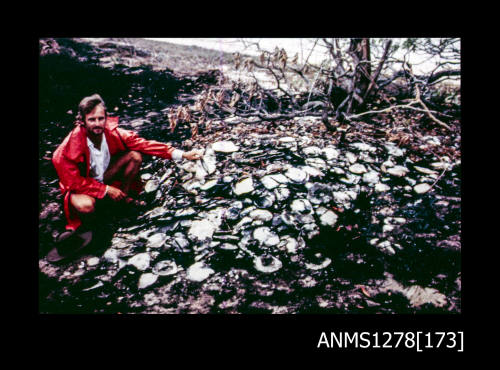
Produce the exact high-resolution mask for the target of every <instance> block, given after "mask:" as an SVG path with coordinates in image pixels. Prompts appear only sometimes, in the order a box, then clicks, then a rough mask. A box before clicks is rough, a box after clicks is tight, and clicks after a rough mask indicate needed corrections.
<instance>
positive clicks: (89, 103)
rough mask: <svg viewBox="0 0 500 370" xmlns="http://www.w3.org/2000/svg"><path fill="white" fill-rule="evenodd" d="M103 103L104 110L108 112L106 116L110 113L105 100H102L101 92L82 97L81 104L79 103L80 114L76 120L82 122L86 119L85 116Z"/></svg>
mask: <svg viewBox="0 0 500 370" xmlns="http://www.w3.org/2000/svg"><path fill="white" fill-rule="evenodd" d="M99 104H102V105H103V106H104V111H105V112H106V116H107V114H108V112H107V109H106V104H104V100H102V98H101V96H100V95H99V94H94V95H91V96H86V97H85V98H83V99H82V101H81V102H80V104H78V114H77V116H76V120H77V121H80V122H82V123H83V122H84V121H85V116H86V115H87V114H89V113H90V112H92V111H93V110H94V108H95V107H96V106H98V105H99Z"/></svg>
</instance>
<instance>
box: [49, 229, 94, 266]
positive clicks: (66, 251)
mask: <svg viewBox="0 0 500 370" xmlns="http://www.w3.org/2000/svg"><path fill="white" fill-rule="evenodd" d="M91 241H92V231H86V232H79V233H77V232H76V231H75V230H68V231H65V232H63V233H61V234H60V235H59V236H58V238H57V241H56V243H57V245H56V247H54V248H52V250H51V251H50V252H49V253H48V254H47V261H49V262H59V261H62V260H64V259H66V258H68V257H70V256H73V255H75V254H76V253H77V252H78V251H80V250H82V249H83V248H84V247H86V246H87V245H88V244H89V243H90V242H91Z"/></svg>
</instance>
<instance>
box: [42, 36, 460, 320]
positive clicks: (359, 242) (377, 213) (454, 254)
mask: <svg viewBox="0 0 500 370" xmlns="http://www.w3.org/2000/svg"><path fill="white" fill-rule="evenodd" d="M56 41H57V44H53V46H52V50H51V49H43V50H42V53H41V54H42V55H41V57H40V59H39V96H40V105H39V109H40V110H39V117H40V121H39V137H40V140H39V152H38V154H39V181H40V187H39V212H40V213H39V220H40V221H39V266H40V271H39V311H40V312H41V313H450V312H452V313H459V312H460V310H461V309H460V304H461V243H460V231H461V207H460V205H461V193H460V186H461V166H460V157H459V150H460V138H459V137H458V134H455V136H454V137H451V138H443V137H442V136H439V138H440V140H441V143H440V145H438V146H436V147H434V153H435V152H436V151H439V154H440V156H439V158H438V157H436V156H435V155H434V154H433V153H432V152H428V151H426V150H424V149H418V148H414V147H412V146H411V145H410V144H408V145H401V148H402V149H405V153H404V155H402V156H390V155H389V154H388V151H390V150H393V149H390V150H389V149H387V148H385V147H384V144H385V143H386V141H387V140H386V138H384V139H378V141H377V139H373V140H371V141H367V143H368V144H370V145H372V146H373V147H375V148H376V151H374V154H373V158H374V161H373V162H370V161H368V160H366V161H365V162H363V163H364V164H365V165H366V166H367V167H369V168H372V169H374V170H375V171H377V172H380V168H381V166H380V164H382V163H383V162H384V161H386V160H388V159H391V158H392V160H393V161H394V162H396V164H397V165H406V166H407V167H408V168H410V169H412V172H411V175H412V178H411V179H410V180H411V181H410V180H407V178H406V177H391V176H388V180H387V181H386V182H385V184H386V185H388V186H389V187H390V189H391V190H390V191H388V192H376V191H374V189H373V186H364V185H362V186H357V185H356V186H354V185H353V184H351V183H349V179H345V177H344V176H343V175H342V174H339V173H335V172H333V171H331V170H329V169H326V170H325V171H324V175H323V176H320V178H317V177H314V176H313V175H311V177H310V178H309V182H310V183H311V184H313V183H321V184H326V185H327V186H330V187H331V188H330V190H329V193H328V192H327V193H328V194H327V195H326V197H327V198H323V199H322V200H321V206H325V207H327V208H328V209H334V210H335V212H336V214H337V215H338V216H339V218H338V222H337V223H336V224H335V226H334V227H328V226H324V225H320V226H319V227H318V230H319V233H314V234H313V235H312V236H311V235H309V236H305V235H306V234H307V232H306V231H304V230H305V229H300V228H299V229H298V228H297V227H296V226H294V227H290V225H288V226H287V225H284V224H283V222H281V221H279V220H278V218H279V217H278V218H277V217H276V216H277V215H278V216H279V214H280V213H281V212H282V211H283V210H285V209H290V207H291V204H292V202H293V200H296V199H303V198H308V197H310V196H311V193H310V186H309V185H307V184H306V183H300V182H299V183H291V184H289V185H287V186H288V187H289V190H290V193H291V194H290V196H289V197H288V198H287V199H286V200H284V201H281V202H278V201H276V200H275V201H274V202H271V203H272V204H270V205H265V204H263V202H265V196H266V195H267V194H268V193H267V192H266V189H264V187H263V186H262V185H261V184H260V183H259V186H256V187H255V188H256V189H255V191H254V192H253V193H251V194H249V195H248V196H246V197H245V196H243V197H237V196H235V195H234V193H232V191H231V189H232V188H233V187H234V186H235V184H236V183H237V182H238V181H239V179H241V176H243V175H244V174H245V173H247V174H248V173H250V174H252V175H253V176H254V177H255V178H256V179H258V178H260V177H261V176H262V175H263V174H266V171H267V170H266V168H267V169H268V168H269V167H268V166H269V165H272V164H279V165H291V166H295V167H296V166H303V165H306V164H307V163H310V162H308V160H309V159H310V158H308V154H306V150H305V148H309V147H312V146H317V147H319V148H320V149H324V148H327V147H329V146H330V145H333V146H334V147H335V148H336V149H337V150H338V151H339V152H340V156H339V158H340V159H342V160H343V158H344V156H345V154H346V153H347V152H350V153H352V154H355V155H356V156H357V157H358V158H365V157H364V155H365V154H366V153H365V154H363V150H362V149H359V150H357V149H355V148H353V146H352V144H353V143H359V142H360V140H361V139H360V138H362V136H360V135H356V134H355V133H353V135H352V136H351V137H349V138H348V139H347V140H346V141H345V142H339V141H338V138H335V137H332V136H331V134H330V133H328V132H326V131H325V129H324V127H323V126H322V124H321V123H320V122H319V121H314V120H310V121H308V120H298V121H282V122H281V121H278V122H273V123H269V124H259V125H257V124H256V125H251V124H246V125H245V124H240V125H231V124H230V120H228V121H227V122H223V121H221V122H219V123H214V125H213V126H212V127H210V128H203V127H201V128H200V132H199V136H198V137H197V138H196V139H193V140H191V129H190V127H188V125H179V126H178V127H177V128H176V130H175V132H173V133H172V132H171V131H170V130H169V129H168V127H169V123H168V119H167V111H168V108H171V107H177V106H178V105H179V104H181V103H183V104H186V102H191V104H192V103H193V102H194V101H195V99H194V97H195V96H196V95H197V94H199V93H200V92H201V91H202V90H203V88H204V87H206V86H209V85H215V84H217V82H218V80H217V75H216V74H214V73H210V72H209V71H206V70H205V71H204V70H203V66H204V65H205V66H206V65H213V64H214V63H216V62H219V61H220V60H226V59H224V58H227V56H224V55H220V54H218V53H215V52H211V51H203V50H202V49H200V48H183V47H180V46H171V45H170V46H169V45H161V46H160V44H157V43H154V42H149V41H134V44H135V47H133V46H132V45H131V44H132V40H100V41H99V42H97V41H96V42H94V43H93V44H90V43H87V42H82V41H81V40H72V39H57V40H56ZM96 45H97V46H99V47H96ZM138 61H140V62H142V63H144V62H150V63H154V66H146V65H144V64H139V62H138ZM95 92H98V93H99V94H100V95H101V96H102V97H103V98H104V100H105V101H106V103H107V107H108V109H109V111H110V112H111V113H112V114H114V115H118V116H119V117H120V122H121V123H120V124H121V127H123V128H127V129H133V130H135V131H137V132H139V134H140V135H141V136H142V137H144V138H146V139H154V140H158V141H163V142H170V143H172V144H173V145H174V146H176V147H178V148H181V149H185V150H188V149H191V148H192V147H193V146H195V147H200V148H204V147H206V146H208V145H209V144H210V143H213V142H217V141H220V140H231V141H232V142H234V143H236V144H237V145H239V146H240V148H241V149H240V152H239V153H241V155H240V154H234V153H233V154H224V153H220V152H218V153H217V155H216V159H217V172H216V174H218V175H219V177H218V179H217V180H218V183H217V186H215V187H213V188H212V189H211V190H210V191H206V192H201V193H199V196H196V195H194V194H193V193H192V192H190V191H187V190H186V189H185V188H182V187H181V186H178V185H177V186H176V185H175V183H176V182H177V183H179V184H181V183H182V182H183V181H185V177H183V176H184V175H185V174H186V173H185V172H183V171H182V170H181V169H179V168H178V167H176V165H175V164H173V163H171V162H168V161H163V160H158V159H155V158H151V157H145V161H144V163H143V167H142V173H149V174H152V175H153V177H157V178H160V177H162V175H163V174H164V173H166V172H167V171H168V170H172V174H171V178H172V181H170V180H169V181H167V182H166V184H168V186H167V185H165V186H164V187H160V190H159V191H158V192H157V193H155V192H153V193H148V194H144V197H145V199H147V200H148V202H149V206H148V209H147V210H146V212H148V211H151V210H153V209H155V208H161V207H163V206H165V208H169V209H168V210H167V211H165V212H166V213H165V214H164V215H162V217H160V218H159V219H158V218H155V217H149V216H144V214H141V213H137V211H135V210H126V209H125V210H115V211H113V210H108V208H107V207H103V208H104V209H105V211H103V212H101V214H100V221H99V224H98V225H99V227H98V228H97V229H96V235H95V239H94V241H93V242H92V244H91V246H89V248H88V249H87V250H86V251H85V252H84V253H83V254H82V255H80V256H78V257H77V258H76V259H75V260H73V261H71V262H68V263H65V264H62V265H52V264H50V263H48V262H47V261H46V259H45V258H44V257H45V255H46V253H47V252H48V251H49V250H50V248H51V247H52V246H53V238H54V237H55V236H56V235H57V233H58V232H60V231H61V230H63V228H64V216H63V214H62V210H61V201H62V199H61V195H60V192H59V189H58V185H57V182H58V179H57V174H56V173H55V170H54V168H53V166H52V163H51V162H50V157H51V155H52V152H53V151H54V150H55V148H56V147H57V145H58V144H59V143H60V142H61V141H62V139H63V138H64V137H65V136H66V135H67V133H69V131H70V130H71V129H72V127H73V120H74V116H75V111H76V106H77V104H78V102H79V101H80V99H81V98H82V97H83V96H88V95H90V94H93V93H95ZM426 130H427V131H426ZM423 131H426V132H424V134H427V135H429V136H436V137H438V135H437V134H436V133H435V132H434V131H432V130H431V129H425V130H423ZM365 132H366V131H365ZM290 136H292V137H294V138H295V142H296V143H297V145H296V146H294V147H293V148H295V149H293V148H290V147H289V146H288V144H286V143H282V142H280V141H279V139H280V138H284V137H290ZM304 138H308V139H307V140H305V139H304ZM431 139H432V138H431ZM429 140H430V139H429ZM365 141H366V140H365ZM431 141H432V140H431ZM443 143H445V144H443ZM432 145H435V144H432V143H431V144H429V146H431V147H432ZM445 147H446V148H449V147H452V148H453V151H451V152H453V153H457V152H458V156H455V157H453V156H452V155H451V154H449V157H450V158H448V159H449V162H447V165H448V168H449V170H446V171H443V172H442V171H441V169H440V168H439V167H436V168H437V169H436V171H437V172H438V174H441V173H442V176H440V177H439V178H438V177H437V176H435V177H433V178H431V179H429V181H430V182H429V183H430V184H431V183H433V181H432V180H434V179H436V181H435V183H434V184H433V189H432V191H429V192H426V193H424V194H416V193H415V191H413V189H412V188H413V186H414V185H415V182H413V181H415V180H414V179H416V178H417V175H416V172H415V170H413V168H414V166H418V167H424V168H432V166H431V165H432V164H433V163H441V160H440V158H441V159H442V157H443V155H444V154H443V153H441V152H445V153H451V152H450V151H449V150H448V151H444V149H446V148H445ZM258 150H262V152H256V151H258ZM319 157H321V158H326V157H325V154H324V153H323V154H321V156H319ZM313 158H315V157H314V156H313ZM409 158H410V162H408V159H409ZM411 158H412V159H411ZM336 160H337V159H333V162H328V164H330V163H337V162H335V161H336ZM358 160H359V159H358ZM349 165H350V163H349V161H347V160H345V161H340V160H339V162H338V166H337V167H341V168H344V169H345V168H349ZM259 171H261V172H259ZM262 171H264V172H262ZM282 172H284V171H282ZM380 173H381V172H380ZM232 174H233V175H234V178H233V179H232V180H230V181H229V182H225V180H224V179H223V177H224V176H228V175H232ZM381 174H382V173H381ZM381 177H382V175H381ZM256 183H257V182H256ZM360 184H361V182H360ZM408 187H410V188H409V189H408ZM352 189H355V192H356V193H357V194H356V197H355V199H351V201H350V204H349V207H347V206H343V204H342V203H341V202H340V201H337V200H335V199H333V198H332V197H331V194H332V193H331V192H332V190H333V191H337V192H345V191H349V190H352ZM155 194H156V195H155ZM200 194H201V195H200ZM322 196H324V194H323V195H322ZM328 197H330V198H332V199H328ZM236 201H241V202H242V204H243V208H244V209H245V208H246V207H249V206H255V205H257V206H258V207H257V208H265V209H268V210H270V211H271V213H272V214H273V216H274V218H273V220H272V221H265V222H264V223H263V224H259V223H254V225H253V228H250V229H248V232H251V231H252V230H254V229H255V227H259V226H262V225H264V226H268V227H270V228H271V229H273V230H274V231H276V233H277V234H278V235H279V237H280V238H281V240H284V238H286V237H293V238H295V239H296V240H303V241H304V242H305V245H303V247H302V248H299V252H298V253H297V254H296V255H295V254H293V253H292V255H290V253H289V251H287V249H286V248H285V247H284V246H283V245H282V244H280V245H278V247H276V248H274V246H273V247H272V248H264V247H263V246H262V245H258V244H255V243H251V242H249V243H248V244H246V242H245V243H243V246H244V247H245V248H246V249H248V250H251V251H252V253H255V254H256V255H259V256H260V255H268V254H270V255H271V256H274V257H277V258H279V259H280V261H281V262H282V264H283V265H282V267H281V268H280V269H278V270H277V271H275V272H272V273H264V272H261V271H258V270H256V268H255V260H254V258H252V257H250V255H249V254H246V252H245V253H243V252H241V251H240V252H239V253H236V252H234V251H233V250H224V249H220V248H219V247H220V245H221V244H217V243H213V244H210V245H208V246H207V245H200V244H199V243H196V242H193V241H192V240H190V239H189V238H185V236H182V232H184V233H185V232H186V230H187V228H189V225H191V222H192V221H193V220H196V219H197V218H196V214H200V213H201V214H202V212H204V211H210V210H213V209H216V207H221V208H224V207H225V209H229V208H231V206H233V205H234V204H235V202H236ZM166 204H168V205H169V206H168V207H166ZM189 207H192V208H193V209H194V210H195V214H194V215H188V216H186V217H178V216H176V215H174V213H175V212H177V211H179V210H186V209H188V208H189ZM287 207H288V208H287ZM314 208H315V212H316V210H317V205H315V206H314ZM108 211H109V212H108ZM238 212H239V211H238ZM312 215H314V218H315V220H316V222H318V220H319V218H318V216H319V214H314V213H312ZM391 217H392V218H399V219H404V221H403V222H401V223H399V224H398V222H395V224H391V221H390V220H389V219H390V218H391ZM182 220H184V221H185V222H186V224H185V225H186V226H184V225H181V226H178V225H177V224H176V222H177V221H182ZM240 220H241V217H238V218H235V219H227V220H226V222H224V223H223V224H222V225H221V226H220V228H219V229H218V230H217V231H216V232H215V233H214V235H213V240H212V242H214V241H215V242H224V241H227V240H229V241H232V242H233V243H234V244H238V243H240V246H241V245H242V242H241V240H240V241H238V240H235V239H234V238H232V239H231V238H229V239H228V235H229V236H233V235H234V234H232V233H231V230H233V229H234V227H235V226H236V224H237V223H238V222H239V221H240ZM388 220H389V221H388ZM311 224H312V223H311ZM311 224H309V225H311ZM176 225H177V226H176ZM384 225H388V227H387V230H386V229H383V227H384ZM183 230H184V231H183ZM382 230H385V231H382ZM145 231H147V232H146V234H143V235H142V236H140V237H139V236H138V235H141V232H145ZM158 231H161V232H162V233H165V234H166V235H167V237H168V238H170V239H168V240H167V244H165V245H164V246H163V247H162V248H160V249H159V250H154V251H153V252H151V248H149V247H148V245H149V244H148V243H150V239H151V235H152V234H154V233H155V232H158ZM148 232H149V233H148ZM178 232H181V233H180V234H181V235H177V236H174V235H175V233H178ZM245 232H246V230H243V231H242V232H241V233H239V234H236V235H237V238H236V239H238V238H242V237H244V236H245V235H247V234H245ZM388 233H389V234H388ZM388 235H389V236H388ZM181 239H182V240H187V245H186V246H185V247H184V248H177V249H176V247H175V245H174V244H175V243H176V242H178V241H179V240H181ZM117 241H119V242H120V243H123V245H124V246H122V245H120V246H118V247H117V246H116V243H118V242H117ZM382 241H387V244H382V245H381V242H382ZM113 243H115V244H113ZM167 245H168V246H169V247H167ZM172 245H174V247H172ZM386 246H388V247H386ZM384 248H386V249H384ZM110 250H112V251H113V252H115V251H117V250H120V251H122V252H123V253H122V252H120V253H122V255H121V256H120V258H121V262H117V261H112V262H110V260H109V259H106V258H105V255H106V253H108V252H109V251H110ZM200 250H201V252H200ZM206 251H208V252H206ZM388 251H389V252H388ZM392 252H394V253H392ZM140 253H149V254H150V256H151V258H152V260H154V262H155V263H157V262H159V261H162V260H170V261H175V263H176V264H177V266H179V267H181V268H180V269H179V272H177V273H174V274H171V275H161V276H159V277H155V278H156V279H157V280H155V282H154V283H153V284H151V285H150V286H148V287H147V288H145V289H140V288H139V287H138V281H139V279H140V276H143V275H144V274H151V272H153V273H152V274H151V275H154V269H151V268H150V267H148V268H147V269H145V270H138V269H137V268H136V266H134V265H131V264H123V261H127V259H129V258H131V257H133V256H134V255H137V254H140ZM318 253H319V254H318ZM95 257H97V259H96V258H95ZM268 257H269V256H268ZM269 258H270V257H269ZM327 259H328V260H330V263H329V264H328V265H327V266H325V267H324V268H318V269H310V268H305V267H304V266H305V264H306V263H313V264H320V263H322V262H324V261H326V260H327ZM198 261H202V262H203V263H204V264H205V266H209V267H210V268H211V269H212V271H213V272H212V273H211V274H210V276H209V277H208V278H207V279H205V280H203V281H192V280H189V279H187V278H186V275H187V270H188V268H189V267H190V266H192V265H193V264H194V263H195V262H198ZM151 266H153V262H151ZM141 274H142V275H141Z"/></svg>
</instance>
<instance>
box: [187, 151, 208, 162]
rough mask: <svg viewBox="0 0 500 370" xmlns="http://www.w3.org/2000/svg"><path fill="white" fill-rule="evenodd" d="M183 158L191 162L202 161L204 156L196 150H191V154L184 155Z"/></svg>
mask: <svg viewBox="0 0 500 370" xmlns="http://www.w3.org/2000/svg"><path fill="white" fill-rule="evenodd" d="M182 158H184V159H188V160H190V161H195V160H197V159H202V158H203V155H202V154H201V153H200V152H198V151H196V150H191V151H190V152H184V153H182Z"/></svg>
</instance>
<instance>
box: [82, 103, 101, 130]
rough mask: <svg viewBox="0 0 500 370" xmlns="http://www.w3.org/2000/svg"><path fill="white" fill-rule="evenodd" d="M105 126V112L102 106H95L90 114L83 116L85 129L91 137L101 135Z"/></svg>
mask: <svg viewBox="0 0 500 370" xmlns="http://www.w3.org/2000/svg"><path fill="white" fill-rule="evenodd" d="M105 124H106V111H105V109H104V106H103V105H102V104H99V105H96V107H95V108H94V110H93V111H92V112H90V113H89V114H87V115H85V128H86V129H87V131H88V132H89V133H90V134H91V135H95V136H100V135H102V133H103V132H104V126H105Z"/></svg>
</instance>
